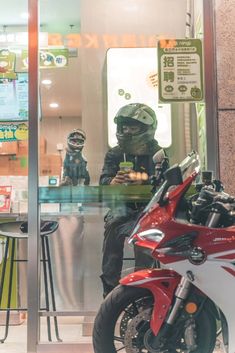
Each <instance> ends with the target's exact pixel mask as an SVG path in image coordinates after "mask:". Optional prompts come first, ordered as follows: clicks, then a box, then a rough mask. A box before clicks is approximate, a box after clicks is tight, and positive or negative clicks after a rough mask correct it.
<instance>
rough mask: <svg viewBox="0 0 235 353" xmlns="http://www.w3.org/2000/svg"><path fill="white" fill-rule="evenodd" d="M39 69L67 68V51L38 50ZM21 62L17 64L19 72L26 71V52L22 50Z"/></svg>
mask: <svg viewBox="0 0 235 353" xmlns="http://www.w3.org/2000/svg"><path fill="white" fill-rule="evenodd" d="M39 55H40V63H39V66H40V69H54V68H62V67H67V66H68V59H69V51H68V49H63V48H60V49H40V51H39ZM20 59H21V62H20V64H17V70H18V71H19V72H22V71H28V50H22V53H21V58H20Z"/></svg>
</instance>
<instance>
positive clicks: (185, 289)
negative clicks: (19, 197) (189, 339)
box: [152, 277, 191, 348]
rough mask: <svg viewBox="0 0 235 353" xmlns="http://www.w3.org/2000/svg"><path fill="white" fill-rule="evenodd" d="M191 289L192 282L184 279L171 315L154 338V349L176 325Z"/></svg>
mask: <svg viewBox="0 0 235 353" xmlns="http://www.w3.org/2000/svg"><path fill="white" fill-rule="evenodd" d="M190 288H191V282H190V281H189V280H188V279H187V278H184V277H182V278H181V280H180V283H179V284H178V286H177V288H176V291H175V302H174V305H173V306H172V308H171V311H170V314H169V315H168V317H167V319H166V321H165V323H164V326H163V327H162V329H161V331H160V332H159V334H158V335H157V336H155V337H154V338H153V342H152V345H153V348H157V347H158V346H159V340H161V338H162V337H164V336H166V334H167V333H168V332H169V330H170V329H171V327H172V325H173V324H174V323H175V319H176V317H177V314H178V312H179V310H180V308H181V307H182V304H183V302H184V300H185V299H186V298H187V296H188V293H189V290H190Z"/></svg>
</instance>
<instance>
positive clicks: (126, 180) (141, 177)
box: [110, 170, 149, 185]
mask: <svg viewBox="0 0 235 353" xmlns="http://www.w3.org/2000/svg"><path fill="white" fill-rule="evenodd" d="M148 178H149V176H148V174H147V173H141V172H135V171H134V170H130V171H128V172H127V171H123V170H119V171H118V172H117V174H116V176H115V177H114V178H113V179H112V181H111V183H110V185H118V184H128V185H141V184H143V183H144V182H146V181H147V180H148Z"/></svg>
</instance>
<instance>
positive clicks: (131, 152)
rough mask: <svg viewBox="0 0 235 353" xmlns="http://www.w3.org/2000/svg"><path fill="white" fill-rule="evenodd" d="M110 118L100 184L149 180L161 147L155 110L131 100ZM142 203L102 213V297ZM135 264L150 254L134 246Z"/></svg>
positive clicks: (116, 275)
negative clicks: (112, 139) (110, 143)
mask: <svg viewBox="0 0 235 353" xmlns="http://www.w3.org/2000/svg"><path fill="white" fill-rule="evenodd" d="M114 122H115V124H116V125H117V127H116V136H117V140H118V145H117V146H115V147H113V148H111V149H110V150H109V151H108V152H107V153H106V155H105V159H104V166H103V169H102V173H101V176H100V185H121V184H126V185H140V184H149V183H150V176H152V175H154V173H155V165H154V163H153V155H154V154H155V153H156V152H157V151H158V150H160V149H161V147H160V146H159V145H158V142H157V141H156V140H155V139H154V135H155V131H156V128H157V119H156V115H155V112H154V111H153V109H151V108H150V107H149V106H147V105H146V104H140V103H131V104H128V105H126V106H124V107H122V108H121V109H120V110H119V111H118V112H117V114H116V116H115V118H114ZM144 207H145V203H143V202H126V203H125V204H124V205H123V204H122V205H121V207H117V206H116V207H112V209H110V211H109V212H108V213H107V215H106V216H105V219H104V220H105V226H104V227H105V231H104V241H103V258H102V275H101V276H100V277H101V280H102V283H103V296H104V297H105V296H106V295H107V294H108V293H109V292H110V291H111V290H112V289H113V288H114V287H115V286H116V285H117V284H118V282H119V279H120V276H121V271H122V259H123V248H124V241H125V238H126V237H127V236H129V235H130V233H131V231H132V230H133V227H134V225H135V222H136V220H137V218H138V217H139V215H140V213H141V211H142V210H143V208H144ZM135 261H136V263H135V266H136V267H147V266H149V265H152V258H150V257H149V256H146V255H144V254H143V253H142V252H140V251H139V250H138V249H137V247H136V248H135Z"/></svg>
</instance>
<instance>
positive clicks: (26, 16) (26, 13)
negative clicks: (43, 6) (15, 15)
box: [20, 12, 29, 20]
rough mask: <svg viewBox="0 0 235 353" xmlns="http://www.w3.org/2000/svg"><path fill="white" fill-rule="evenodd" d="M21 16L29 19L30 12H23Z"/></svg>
mask: <svg viewBox="0 0 235 353" xmlns="http://www.w3.org/2000/svg"><path fill="white" fill-rule="evenodd" d="M20 17H21V18H24V19H25V20H27V19H28V18H29V13H28V12H23V13H22V14H21V15H20Z"/></svg>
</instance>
